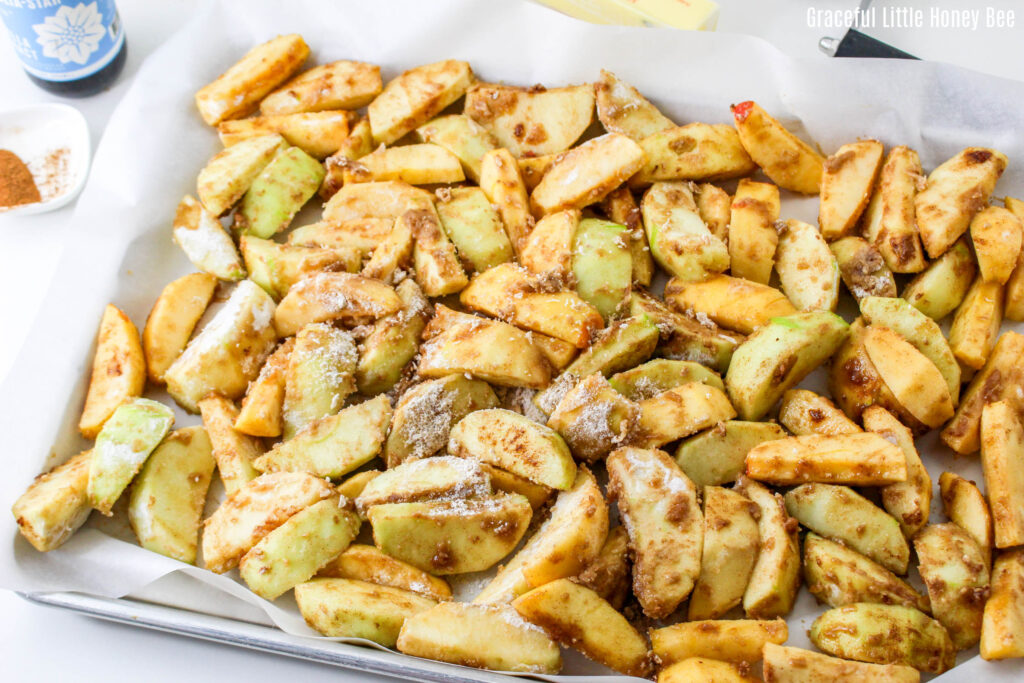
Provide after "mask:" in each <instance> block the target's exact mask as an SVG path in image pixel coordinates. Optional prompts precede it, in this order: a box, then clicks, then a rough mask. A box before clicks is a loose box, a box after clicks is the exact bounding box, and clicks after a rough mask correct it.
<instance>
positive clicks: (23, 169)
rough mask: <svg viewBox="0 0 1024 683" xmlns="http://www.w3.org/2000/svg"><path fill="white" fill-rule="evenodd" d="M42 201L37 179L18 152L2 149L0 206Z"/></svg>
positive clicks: (0, 155)
mask: <svg viewBox="0 0 1024 683" xmlns="http://www.w3.org/2000/svg"><path fill="white" fill-rule="evenodd" d="M38 201H42V197H41V196H40V195H39V188H38V187H36V181H35V180H33V179H32V173H31V172H30V171H29V170H28V167H27V166H26V165H25V162H23V161H22V160H21V159H20V158H19V157H18V155H17V154H15V153H14V152H12V151H10V150H6V149H0V208H10V207H12V206H20V205H21V204H34V203H35V202H38Z"/></svg>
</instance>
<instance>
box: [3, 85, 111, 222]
mask: <svg viewBox="0 0 1024 683" xmlns="http://www.w3.org/2000/svg"><path fill="white" fill-rule="evenodd" d="M0 149H8V150H10V151H12V152H14V153H15V154H17V155H18V156H19V157H20V158H21V160H22V161H24V162H25V165H26V166H28V167H29V170H30V171H32V175H33V177H34V178H35V180H36V185H37V186H39V192H40V194H42V195H43V201H41V202H35V203H34V204H21V205H19V206H14V207H11V208H9V209H4V208H0V216H27V215H29V214H33V213H43V212H44V211H53V210H54V209H58V208H60V207H62V206H64V205H65V204H67V203H68V202H70V201H71V200H72V199H74V198H75V197H77V196H78V193H79V192H81V191H82V187H83V186H84V185H85V179H86V177H87V176H88V175H89V160H90V156H91V153H92V145H91V144H90V141H89V126H88V124H87V123H86V122H85V117H84V116H82V114H81V112H79V111H78V110H77V109H75V108H74V107H69V106H68V105H66V104H56V103H52V104H33V105H29V106H26V107H18V108H17V109H8V110H6V111H2V112H0ZM61 149H65V150H67V152H66V153H65V154H66V157H65V159H66V170H65V171H64V172H62V173H60V174H59V175H60V176H61V181H60V182H54V181H47V180H46V179H44V178H41V177H40V175H41V174H43V173H45V172H46V171H47V170H52V169H48V168H47V167H48V164H46V159H47V157H49V156H50V155H52V154H54V153H56V152H58V150H61ZM47 195H50V196H47Z"/></svg>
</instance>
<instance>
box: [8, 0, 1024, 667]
mask: <svg viewBox="0 0 1024 683" xmlns="http://www.w3.org/2000/svg"><path fill="white" fill-rule="evenodd" d="M291 31H295V32H299V33H301V34H302V35H303V36H304V37H305V39H306V41H307V42H308V43H309V45H310V46H311V48H312V50H313V57H312V59H311V60H310V62H309V66H312V65H313V64H322V63H325V62H328V61H332V60H334V59H360V60H365V61H368V62H372V63H377V64H380V65H381V66H382V67H383V75H384V78H385V80H388V79H390V78H392V77H394V76H395V75H397V74H398V73H400V72H401V71H402V70H404V69H407V68H410V67H412V66H415V65H419V64H424V63H428V62H432V61H437V60H441V59H447V58H459V59H466V60H467V61H469V62H470V63H471V64H472V65H473V67H474V70H475V71H476V73H477V74H478V76H479V78H480V79H481V80H493V81H499V82H507V83H512V84H519V85H532V84H534V83H544V84H546V85H549V86H560V85H565V84H569V83H582V82H592V81H594V80H596V79H597V78H598V76H599V72H600V70H601V69H602V68H604V69H608V70H610V71H613V72H615V73H616V74H617V75H618V76H620V77H621V78H623V79H625V80H626V81H628V82H630V83H631V84H633V85H635V86H636V87H637V88H638V89H639V90H640V92H642V93H644V94H645V95H647V96H648V97H650V99H651V100H652V101H654V102H655V103H656V104H657V105H658V106H659V108H661V109H662V110H663V111H664V112H665V114H666V115H667V116H669V117H670V118H672V119H673V120H674V121H675V122H676V123H678V124H680V125H682V124H685V123H689V122H691V121H704V122H708V123H730V122H731V116H730V114H729V108H728V107H729V104H731V103H735V102H739V101H742V100H747V99H755V100H757V101H758V102H759V103H760V104H761V105H762V106H764V108H765V109H766V110H767V111H769V112H771V113H772V114H774V115H777V116H778V117H779V118H780V119H782V120H783V121H784V122H786V123H787V125H792V126H793V128H794V129H795V130H797V131H798V132H799V131H805V132H806V136H807V137H808V138H810V139H812V140H813V141H815V142H816V143H817V144H819V145H820V146H821V148H822V149H823V150H824V151H826V152H830V151H833V150H835V149H836V148H837V147H838V146H839V145H841V144H843V143H846V142H850V141H852V140H855V139H857V138H863V137H875V138H878V139H880V140H882V141H883V142H885V143H886V145H895V144H904V145H908V146H910V147H913V148H915V149H917V150H918V151H919V152H920V154H921V159H922V162H923V164H924V166H925V168H928V169H930V168H934V167H935V166H936V165H938V164H939V163H940V162H942V161H944V160H945V159H946V158H948V157H950V156H952V155H953V154H955V153H956V152H957V151H959V149H961V148H962V147H965V146H969V145H982V146H992V147H995V148H997V149H999V150H1000V151H1002V152H1004V153H1006V154H1007V155H1008V156H1009V157H1010V159H1011V165H1010V168H1009V169H1007V172H1006V174H1005V175H1004V177H1003V179H1002V180H1001V181H1000V183H999V185H998V186H997V189H996V192H995V196H1003V195H1005V194H1007V193H1016V194H1020V193H1022V192H1024V170H1022V169H1024V166H1022V165H1021V160H1024V134H1022V131H1024V107H1021V103H1022V102H1024V83H1021V82H1017V81H1010V80H1005V79H1000V78H997V77H994V76H987V75H983V74H979V73H974V72H971V71H968V70H966V69H962V68H958V67H953V66H948V65H943V64H936V63H925V62H912V61H903V60H891V61H890V60H856V59H848V60H829V59H826V58H824V57H821V58H819V59H804V60H801V59H793V58H789V57H786V56H784V55H783V54H782V53H780V52H778V51H777V50H776V49H774V48H773V47H771V46H770V45H769V44H768V43H766V42H764V41H762V40H760V39H756V38H752V37H748V36H736V35H726V34H714V33H710V34H709V33H692V32H678V31H674V30H670V29H629V28H622V27H607V26H592V25H588V24H584V23H582V22H577V21H573V20H571V19H568V18H566V17H562V16H560V15H557V14H555V13H552V12H550V11H547V10H545V9H542V8H539V7H536V6H534V5H532V4H528V3H520V2H512V1H509V2H503V3H490V2H488V3H481V2H473V1H472V0H444V1H442V0H435V1H434V2H431V3H423V2H420V1H417V0H391V1H390V2H388V3H366V2H359V1H357V0H346V1H342V0H336V1H335V2H332V3H322V2H316V1H315V0H296V1H293V2H289V3H287V4H285V3H275V2H271V1H269V0H265V1H260V2H256V1H254V0H248V1H243V0H222V1H219V2H210V3H204V4H203V5H202V6H201V8H200V9H199V11H198V12H197V14H196V16H195V17H194V18H193V19H192V20H191V21H190V22H189V23H188V25H186V26H185V27H184V28H182V29H181V31H179V32H178V33H177V34H176V35H175V36H173V37H172V38H170V39H169V40H168V41H167V42H166V43H165V44H164V45H163V46H162V47H161V48H160V49H158V50H157V51H155V52H154V53H153V54H152V55H151V56H150V57H149V58H148V59H147V60H146V63H145V64H144V65H143V66H142V68H141V69H140V70H139V73H138V76H137V77H136V79H135V82H134V83H133V84H132V86H131V88H130V89H129V90H128V92H127V94H126V95H125V97H124V100H123V101H122V102H121V104H120V106H119V107H118V108H117V110H116V111H115V112H114V114H113V115H112V116H111V119H110V123H109V125H108V127H107V131H106V133H105V135H104V138H103V141H102V143H101V144H100V145H99V148H98V150H97V153H96V157H95V160H94V163H93V169H92V174H91V176H90V178H89V182H88V184H87V186H86V188H85V191H84V192H83V194H82V196H81V198H80V199H79V200H78V205H77V207H76V210H75V213H74V216H73V218H72V220H73V222H74V229H73V230H71V231H69V233H68V239H67V243H66V246H65V250H64V253H63V255H62V257H61V260H60V265H59V267H58V269H57V271H56V272H57V273H58V275H57V276H56V277H55V278H54V280H53V281H52V283H51V284H50V287H49V291H48V293H47V296H46V299H45V303H44V304H43V306H42V308H41V309H40V310H41V312H40V314H39V315H38V316H37V319H36V320H35V322H34V325H33V328H32V331H31V332H30V334H29V336H28V338H27V341H26V344H25V346H24V348H23V349H22V351H21V353H20V355H19V357H18V361H17V362H16V363H15V365H14V367H13V369H12V371H11V373H10V375H9V377H8V379H7V381H6V382H5V383H4V385H3V390H2V391H0V415H2V416H4V423H5V426H6V427H7V429H6V430H5V436H6V445H7V450H8V457H7V463H6V465H7V476H5V477H4V478H3V480H2V481H0V492H2V493H3V500H6V501H8V505H9V504H10V503H12V502H13V501H14V500H15V499H16V498H17V497H18V496H19V495H20V494H21V493H22V491H24V489H25V487H26V486H27V485H28V484H29V483H30V482H31V481H32V478H33V477H34V476H35V475H36V474H38V473H39V472H41V471H42V470H44V469H46V468H48V467H50V466H52V465H54V464H56V463H59V462H63V461H64V460H66V459H67V458H69V457H70V456H72V455H74V454H75V453H77V452H79V451H80V450H82V449H84V448H85V447H87V446H88V444H87V443H86V442H84V441H83V440H82V439H81V438H80V437H79V436H78V434H77V429H76V425H77V420H78V416H79V413H80V410H81V405H82V402H83V400H84V396H85V388H86V384H87V380H88V374H89V368H90V363H91V358H92V351H93V346H94V338H95V334H96V329H97V326H98V321H99V320H100V317H101V314H102V311H103V307H104V306H105V305H106V303H107V302H108V301H109V302H114V303H115V304H116V305H118V306H119V307H120V308H122V309H123V310H124V311H125V312H126V313H127V314H128V315H129V316H130V317H131V318H132V320H133V321H135V322H136V324H137V325H139V326H140V327H141V325H142V323H143V322H144V321H145V318H146V315H147V313H148V312H149V307H150V306H151V305H152V302H153V301H154V300H155V298H156V296H157V295H158V294H159V292H160V290H161V288H162V287H163V286H164V285H165V284H166V283H167V282H169V281H171V280H172V279H174V278H176V277H178V276H180V275H182V274H184V273H187V272H190V271H191V270H192V267H191V265H190V264H189V263H188V261H187V259H186V258H185V256H184V254H183V253H182V252H181V250H180V249H178V248H177V247H176V246H174V245H173V243H172V242H171V222H172V219H173V216H174V209H175V206H176V204H177V202H178V201H179V200H180V198H181V197H182V196H183V195H185V194H186V193H192V194H194V193H195V177H196V174H197V173H198V171H199V169H200V168H202V166H203V165H204V164H205V162H206V161H207V160H208V159H209V157H211V156H212V155H213V154H214V153H215V152H216V151H218V150H219V149H220V145H219V143H218V142H217V136H216V132H215V131H214V130H213V129H211V128H209V127H207V126H206V125H204V124H203V123H202V121H201V119H200V118H199V115H198V113H197V111H196V110H195V107H194V105H193V95H194V93H195V90H196V89H198V87H199V86H201V85H203V84H205V83H207V82H209V81H210V80H212V79H213V78H215V77H216V76H217V75H219V74H220V73H221V72H222V71H224V70H225V69H226V68H227V67H228V66H230V65H231V64H232V63H233V62H234V61H235V60H237V59H238V58H239V57H240V56H241V55H242V54H243V53H245V52H246V51H247V50H249V49H250V48H251V47H253V46H254V45H256V44H258V43H260V42H262V41H265V40H267V39H269V38H270V37H273V36H275V35H278V34H282V33H287V32H291ZM783 197H784V199H783V206H784V210H783V213H784V215H785V216H786V217H797V218H801V219H804V220H808V221H814V220H815V219H816V213H817V209H816V201H815V200H814V199H807V198H794V197H793V196H792V195H790V194H789V193H785V192H784V193H783ZM1022 327H1024V326H1021V325H1016V326H1015V329H1018V330H1021V328H1022ZM805 386H808V387H809V388H812V389H815V390H818V391H823V390H824V379H823V373H820V372H819V373H817V374H816V375H815V376H814V377H812V379H811V380H810V382H809V383H805ZM164 400H167V399H166V398H165V397H164ZM177 416H178V422H177V424H176V427H179V428H180V427H183V426H187V425H189V424H198V423H199V419H198V417H197V416H187V415H185V414H184V413H183V412H181V411H180V410H178V411H177ZM937 443H938V441H937V435H936V434H935V433H932V434H931V435H929V436H928V437H926V438H925V439H922V440H919V442H918V445H919V448H920V449H921V451H922V453H923V454H924V455H925V460H926V461H927V463H928V465H929V470H930V471H931V473H932V475H933V478H934V479H935V480H936V481H937V479H938V474H939V473H940V472H941V471H942V470H943V469H945V468H950V469H954V470H955V471H957V472H960V473H961V474H963V475H964V476H967V477H968V478H971V479H974V480H975V481H979V482H980V481H982V477H981V470H980V465H979V463H978V459H977V458H959V459H957V460H956V461H955V462H954V458H953V455H952V453H950V452H948V451H942V450H936V444H937ZM929 454H934V455H929ZM939 514H941V501H940V500H939V497H938V495H935V496H934V504H933V519H939V517H938V515H939ZM2 518H3V521H2V522H0V525H2V532H0V533H3V534H4V535H5V537H6V538H8V539H9V545H8V551H7V552H4V553H0V586H3V587H5V588H9V589H15V590H21V591H38V592H48V591H67V590H71V591H80V592H85V593H91V594H94V595H100V596H107V597H117V596H124V595H129V594H133V593H136V592H142V593H143V594H144V593H145V590H144V589H145V588H146V587H147V586H152V585H155V584H156V583H159V582H160V581H161V577H168V576H173V575H175V574H183V575H186V576H188V577H191V578H192V579H195V580H198V581H200V582H202V583H203V584H205V585H207V586H210V587H211V588H212V589H214V590H216V591H217V592H219V593H220V594H223V595H224V596H225V604H224V605H218V606H216V608H215V607H213V606H211V611H212V612H227V613H230V612H231V611H232V607H231V604H232V603H233V604H235V605H237V604H238V603H237V602H233V601H235V600H241V601H243V602H244V603H245V604H246V605H249V606H253V607H256V608H258V609H259V610H260V611H261V613H262V614H265V615H266V616H267V617H268V618H269V619H270V620H271V621H272V622H273V623H274V624H276V625H277V626H279V627H280V628H282V629H283V630H285V631H287V632H288V633H291V634H295V635H301V636H308V637H314V636H311V634H312V633H313V632H312V630H311V629H310V628H309V627H308V626H307V625H306V624H305V623H304V621H303V620H302V618H301V616H300V615H299V614H298V611H297V609H295V607H294V599H293V598H291V597H290V596H288V597H286V598H282V599H279V600H278V601H277V602H276V603H270V602H267V601H265V600H262V599H261V598H259V597H257V596H256V595H254V594H253V593H251V592H250V591H249V590H248V589H246V588H245V587H244V586H243V585H241V584H240V583H239V582H238V581H237V580H236V579H234V578H231V576H230V575H229V576H218V575H215V574H212V573H211V572H208V571H206V570H202V569H198V568H196V567H192V566H188V565H184V564H182V563H180V562H177V561H175V560H171V559H169V558H165V557H162V556H160V555H157V554H155V553H150V552H148V551H144V550H142V549H141V548H139V547H137V546H135V545H133V544H130V543H126V542H124V541H119V540H115V539H114V538H112V537H110V536H107V535H104V534H103V533H101V532H100V531H98V530H96V529H95V528H85V529H82V530H81V531H79V533H78V534H77V535H75V536H74V537H73V538H72V539H71V540H70V541H69V542H68V543H67V544H65V545H64V546H63V547H62V548H61V549H59V550H57V551H54V552H50V553H47V554H41V553H37V552H36V551H35V550H33V549H32V548H31V547H30V546H29V545H28V544H27V542H25V541H24V540H23V539H22V538H21V537H20V535H19V534H18V533H17V530H16V525H15V524H14V520H13V518H12V516H10V515H4V516H2ZM170 592H171V593H173V592H174V591H173V590H172V591H170ZM170 599H171V600H172V601H173V595H172V596H170ZM182 603H183V604H187V603H188V600H187V597H186V598H183V600H182ZM820 611H821V607H819V606H817V605H815V602H814V599H813V598H812V597H811V596H810V595H809V594H808V593H807V592H806V591H802V592H801V596H800V598H799V600H798V602H797V607H796V609H795V610H794V613H793V615H792V616H791V617H790V618H789V619H788V623H789V624H790V643H791V644H794V645H798V646H804V647H806V646H807V645H808V643H807V639H806V633H805V631H806V629H807V628H808V627H809V626H810V621H811V619H812V618H813V617H814V616H815V615H816V614H818V613H820ZM315 637H316V638H318V639H323V638H322V637H321V636H315ZM342 640H343V639H342ZM363 642H365V641H363ZM961 657H962V658H965V656H964V655H961ZM578 660H579V658H578V657H577V656H576V655H567V662H568V663H569V666H571V667H572V668H573V669H574V670H576V671H580V669H577V668H576V667H577V666H578V664H577V662H578ZM591 668H593V667H590V668H585V669H584V671H589V670H590V669H591ZM593 670H594V672H595V674H596V673H597V672H598V671H607V670H606V669H593ZM972 673H974V674H977V675H981V676H983V677H985V679H986V680H1014V679H1016V680H1020V677H1021V676H1022V675H1024V664H1022V663H1021V662H1020V660H1017V661H1016V662H1002V663H986V662H982V661H981V660H980V659H979V658H977V657H974V658H973V659H971V660H970V661H968V662H966V663H965V664H964V665H962V666H960V667H958V668H957V669H954V670H953V672H951V673H950V674H947V675H945V676H942V677H940V678H941V680H943V681H952V680H966V679H967V678H968V677H969V676H970V675H971V674H972ZM542 678H545V679H547V680H552V681H561V680H572V679H576V680H581V678H583V677H579V676H576V677H573V676H547V677H542ZM585 678H587V679H597V678H598V677H597V676H596V675H588V676H586V677H585ZM601 680H607V681H615V680H623V681H624V680H631V679H628V678H627V677H623V676H612V677H606V678H601ZM632 680H636V679H632Z"/></svg>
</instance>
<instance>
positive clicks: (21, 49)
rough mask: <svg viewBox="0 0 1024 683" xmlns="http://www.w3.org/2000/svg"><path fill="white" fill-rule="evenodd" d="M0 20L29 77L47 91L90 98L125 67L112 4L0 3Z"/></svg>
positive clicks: (76, 0) (101, 0) (88, 0)
mask: <svg viewBox="0 0 1024 683" xmlns="http://www.w3.org/2000/svg"><path fill="white" fill-rule="evenodd" d="M0 17H2V18H3V20H4V24H5V25H6V26H7V32H8V33H9V34H10V36H11V43H12V45H13V46H14V51H15V52H16V53H17V55H18V58H19V59H20V60H21V65H22V67H23V68H24V69H25V73H26V74H28V77H29V78H30V79H32V82H33V83H35V84H36V85H38V86H39V87H40V88H42V89H43V90H47V91H49V92H52V93H55V94H57V95H63V96H65V97H87V96H89V95H94V94H96V93H98V92H100V91H101V90H103V89H105V88H107V87H108V86H109V85H110V84H111V83H113V82H114V80H115V79H116V78H117V77H118V75H119V74H120V73H121V69H123V68H124V62H125V59H126V58H127V54H128V47H127V44H126V43H125V38H124V29H123V28H122V26H121V19H120V17H118V15H117V6H116V5H115V4H114V0H0Z"/></svg>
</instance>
